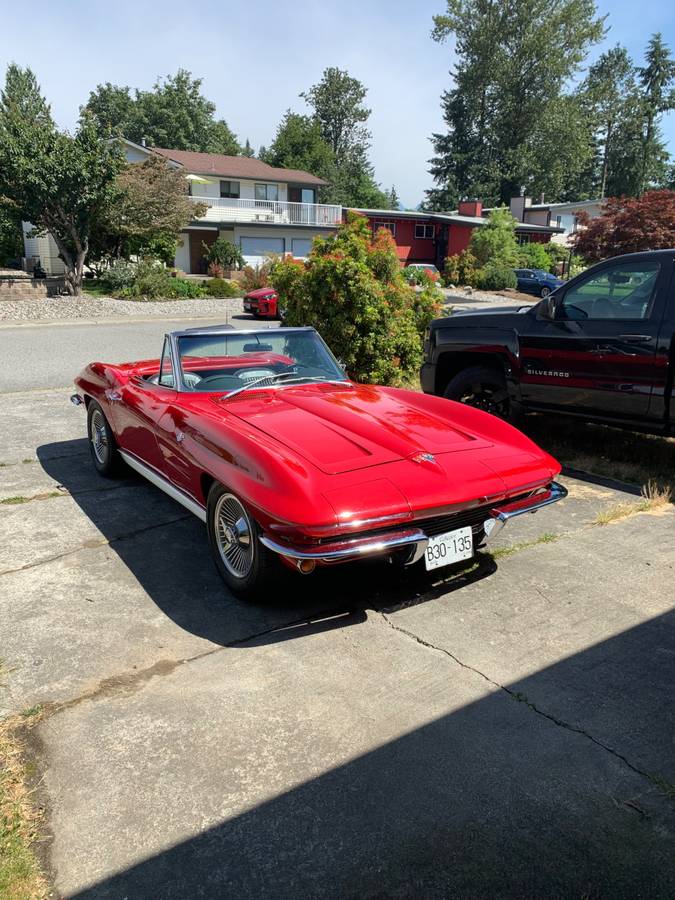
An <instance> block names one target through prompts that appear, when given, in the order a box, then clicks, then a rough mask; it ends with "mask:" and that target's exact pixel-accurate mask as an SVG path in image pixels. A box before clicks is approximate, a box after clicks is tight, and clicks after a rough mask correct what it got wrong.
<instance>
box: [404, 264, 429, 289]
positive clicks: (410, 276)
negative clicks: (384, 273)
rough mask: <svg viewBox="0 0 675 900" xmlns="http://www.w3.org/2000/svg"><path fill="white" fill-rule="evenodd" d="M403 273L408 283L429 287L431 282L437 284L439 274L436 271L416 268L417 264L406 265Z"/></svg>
mask: <svg viewBox="0 0 675 900" xmlns="http://www.w3.org/2000/svg"><path fill="white" fill-rule="evenodd" d="M401 274H402V275H403V277H404V278H405V280H406V281H407V282H408V284H412V285H417V286H418V287H428V286H429V285H430V284H436V282H437V281H438V275H436V273H435V272H430V271H429V270H428V269H420V268H416V267H415V266H406V267H405V268H404V269H403V270H402V272H401Z"/></svg>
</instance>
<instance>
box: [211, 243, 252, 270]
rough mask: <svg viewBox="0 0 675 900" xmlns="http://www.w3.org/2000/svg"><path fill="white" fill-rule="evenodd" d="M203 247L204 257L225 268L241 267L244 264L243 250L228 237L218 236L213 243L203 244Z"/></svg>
mask: <svg viewBox="0 0 675 900" xmlns="http://www.w3.org/2000/svg"><path fill="white" fill-rule="evenodd" d="M202 247H203V248H204V259H205V260H206V261H207V262H209V263H216V264H217V265H219V266H222V268H223V269H241V268H242V267H243V265H244V257H243V256H242V255H241V250H240V249H239V247H237V245H236V244H233V243H232V241H228V240H227V239H226V238H222V237H219V238H216V240H215V241H214V242H213V243H212V244H202Z"/></svg>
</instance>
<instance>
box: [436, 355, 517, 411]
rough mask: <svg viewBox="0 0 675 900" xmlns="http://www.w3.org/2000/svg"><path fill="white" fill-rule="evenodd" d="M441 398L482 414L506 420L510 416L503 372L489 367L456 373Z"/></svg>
mask: <svg viewBox="0 0 675 900" xmlns="http://www.w3.org/2000/svg"><path fill="white" fill-rule="evenodd" d="M443 396H444V397H445V398H446V399H447V400H456V401H457V402H458V403H466V404H467V406H475V407H476V409H482V410H483V411H484V412H488V413H491V414H492V415H493V416H499V417H500V418H501V419H508V418H509V417H510V415H511V406H510V403H509V394H508V391H507V388H506V378H505V377H504V372H503V371H500V370H499V369H497V368H492V367H491V366H472V367H471V368H469V369H463V370H462V371H461V372H458V373H457V374H456V375H455V376H454V377H453V378H451V379H450V381H449V382H448V384H447V386H446V388H445V391H444V392H443Z"/></svg>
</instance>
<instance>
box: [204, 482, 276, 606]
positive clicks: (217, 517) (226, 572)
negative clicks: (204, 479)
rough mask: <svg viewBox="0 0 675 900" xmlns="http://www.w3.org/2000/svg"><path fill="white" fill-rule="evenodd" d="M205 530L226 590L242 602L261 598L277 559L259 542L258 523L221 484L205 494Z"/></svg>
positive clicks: (215, 485) (216, 484)
mask: <svg viewBox="0 0 675 900" xmlns="http://www.w3.org/2000/svg"><path fill="white" fill-rule="evenodd" d="M206 527H207V530H208V535H209V544H210V547H211V554H212V556H213V561H214V562H215V564H216V568H217V569H218V573H219V575H220V577H221V578H222V579H223V581H224V582H225V584H226V585H227V586H228V588H229V589H230V590H231V591H232V593H233V594H236V595H237V596H238V597H242V598H244V599H262V594H263V590H264V588H265V585H266V584H267V582H268V580H269V578H270V575H271V573H272V571H273V569H274V567H275V565H276V564H277V560H276V558H275V556H274V554H272V553H271V552H270V551H269V550H268V549H267V548H266V547H265V546H263V544H261V543H260V541H259V539H258V537H259V534H260V529H259V527H258V523H257V522H256V521H255V519H254V518H253V517H252V516H251V515H250V514H249V512H248V510H247V509H246V507H245V506H244V504H243V503H242V502H241V500H240V499H239V498H238V497H237V496H236V495H235V494H232V493H230V492H229V491H228V490H227V488H225V487H223V485H222V484H218V483H215V484H214V485H213V486H212V487H211V490H210V491H209V496H208V500H207V504H206Z"/></svg>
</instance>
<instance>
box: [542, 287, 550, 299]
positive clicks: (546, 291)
mask: <svg viewBox="0 0 675 900" xmlns="http://www.w3.org/2000/svg"><path fill="white" fill-rule="evenodd" d="M550 293H551V288H550V287H546V285H544V286H543V288H542V289H541V290H540V291H539V296H540V297H548V295H549V294H550Z"/></svg>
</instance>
